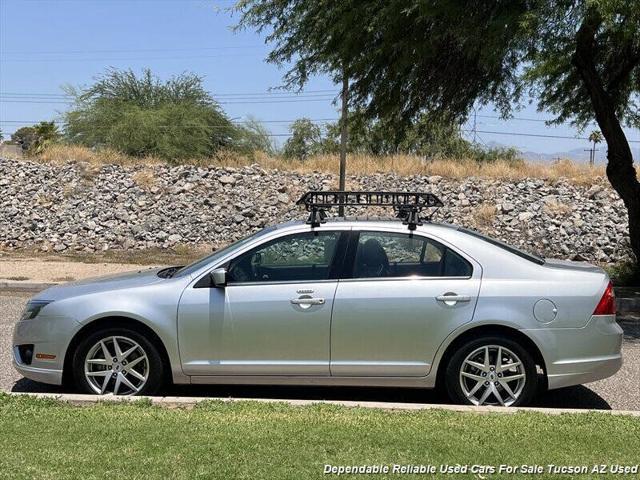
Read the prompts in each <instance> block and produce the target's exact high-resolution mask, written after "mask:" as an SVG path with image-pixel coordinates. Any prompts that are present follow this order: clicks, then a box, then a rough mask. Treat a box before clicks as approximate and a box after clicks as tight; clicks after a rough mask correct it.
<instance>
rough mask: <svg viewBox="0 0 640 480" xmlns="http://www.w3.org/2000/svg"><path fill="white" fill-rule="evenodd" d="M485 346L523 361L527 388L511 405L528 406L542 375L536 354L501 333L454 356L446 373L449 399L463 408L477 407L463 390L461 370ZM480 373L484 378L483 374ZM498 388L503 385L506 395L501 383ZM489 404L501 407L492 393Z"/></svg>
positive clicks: (473, 342)
mask: <svg viewBox="0 0 640 480" xmlns="http://www.w3.org/2000/svg"><path fill="white" fill-rule="evenodd" d="M485 346H499V347H503V348H506V349H508V350H510V351H511V352H513V353H514V354H515V355H517V356H518V358H519V359H520V361H521V362H522V366H523V368H524V373H525V374H526V378H525V381H524V386H523V387H522V389H521V392H520V394H519V396H518V398H517V399H516V400H515V401H514V402H513V403H512V404H511V405H509V406H513V407H516V406H521V405H526V404H528V403H529V402H530V401H531V399H532V398H533V396H534V395H535V393H536V391H537V389H538V374H537V369H536V363H535V361H534V360H533V357H532V355H531V354H530V353H529V352H528V351H527V350H526V349H525V348H524V347H522V345H520V344H519V343H518V342H516V341H514V340H513V339H511V338H509V337H507V336H503V335H499V334H494V335H484V336H481V337H478V338H475V339H473V340H470V341H468V342H467V343H465V344H464V345H462V346H461V347H460V348H458V350H457V351H456V352H455V353H454V354H453V356H452V357H451V359H450V360H449V363H448V364H447V367H446V370H445V385H446V390H447V394H448V395H449V398H450V399H451V400H452V401H453V402H454V403H458V404H462V405H474V403H473V402H472V401H471V400H470V399H468V398H467V396H466V395H465V394H464V392H463V390H462V385H461V380H460V370H461V367H462V363H463V362H464V361H465V359H466V358H467V356H469V355H471V354H472V353H473V352H475V351H476V350H477V349H479V348H482V347H485ZM480 374H481V375H482V373H480ZM487 380H488V379H487ZM496 380H500V379H496ZM487 384H488V382H487V383H483V385H482V386H480V389H481V391H482V392H484V388H486V387H485V385H487ZM496 385H499V386H500V390H501V393H505V391H504V389H503V387H502V386H501V385H500V384H499V383H498V384H496ZM511 385H513V384H511ZM496 388H497V387H496ZM501 396H502V395H501ZM505 396H506V395H505ZM477 400H479V399H477ZM486 402H487V403H483V404H498V403H497V397H495V395H493V394H492V393H490V394H489V398H487V400H486Z"/></svg>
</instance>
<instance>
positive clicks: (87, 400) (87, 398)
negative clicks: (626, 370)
mask: <svg viewBox="0 0 640 480" xmlns="http://www.w3.org/2000/svg"><path fill="white" fill-rule="evenodd" d="M7 394H8V395H13V396H26V397H33V398H44V399H52V400H59V401H62V402H66V403H69V404H71V405H76V406H82V407H86V406H91V405H98V404H100V403H109V402H121V403H134V402H138V401H140V400H146V401H150V402H151V403H152V404H153V405H159V406H162V407H166V408H193V407H195V406H196V405H197V404H198V403H202V402H207V401H216V402H224V403H236V402H259V403H285V404H287V405H291V406H294V407H305V406H310V405H319V404H322V405H338V406H342V407H347V408H369V409H381V410H389V411H393V410H399V411H415V410H446V411H452V412H466V413H480V414H491V413H493V414H496V413H502V414H514V413H519V412H533V413H542V414H547V415H562V414H566V413H602V414H606V415H629V416H632V417H640V411H638V410H597V409H579V408H543V407H491V406H483V407H474V406H467V405H447V404H442V405H440V404H432V403H396V402H356V401H345V400H296V399H279V398H230V397H224V398H222V397H148V396H139V397H126V396H120V395H118V396H113V395H112V396H110V397H108V398H106V399H105V397H99V396H97V395H82V394H75V393H73V394H64V393H63V394H59V393H25V392H7Z"/></svg>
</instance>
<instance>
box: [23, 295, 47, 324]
mask: <svg viewBox="0 0 640 480" xmlns="http://www.w3.org/2000/svg"><path fill="white" fill-rule="evenodd" d="M51 302H52V300H33V301H30V302H29V303H27V306H26V307H24V310H23V311H22V315H21V316H20V321H23V320H31V319H32V318H36V316H37V315H38V313H40V310H42V308H43V307H45V306H47V305H49V304H50V303H51Z"/></svg>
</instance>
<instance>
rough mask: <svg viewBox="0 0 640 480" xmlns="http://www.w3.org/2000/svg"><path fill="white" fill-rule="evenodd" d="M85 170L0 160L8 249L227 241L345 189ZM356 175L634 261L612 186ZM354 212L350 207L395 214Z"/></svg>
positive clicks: (599, 255)
mask: <svg viewBox="0 0 640 480" xmlns="http://www.w3.org/2000/svg"><path fill="white" fill-rule="evenodd" d="M87 168H88V167H87V166H86V165H85V166H82V165H81V164H78V163H67V164H62V165H51V164H46V163H42V162H38V163H36V162H30V161H22V160H12V159H0V192H1V193H2V195H0V252H1V251H3V250H4V251H9V250H21V249H37V250H42V251H54V252H64V251H87V252H94V251H100V250H117V249H146V248H159V247H168V246H173V245H176V244H178V243H180V244H186V245H189V246H193V247H202V246H204V245H205V244H208V245H211V244H212V245H214V246H216V247H220V246H223V245H225V244H228V243H230V242H232V241H234V240H237V239H239V238H242V237H244V236H246V235H248V234H250V233H253V232H255V231H257V230H258V229H260V228H262V227H264V226H266V225H272V224H276V223H280V222H284V221H289V220H295V219H306V217H307V213H306V212H305V211H304V210H303V209H302V208H297V207H296V206H295V205H294V202H295V200H296V199H297V198H299V197H300V196H301V195H302V193H304V192H306V191H308V190H318V189H335V188H336V185H337V179H336V177H335V175H332V174H328V173H323V172H311V173H299V172H292V171H277V170H266V169H264V168H262V167H260V166H258V165H250V166H244V167H238V168H220V167H216V166H209V167H196V166H192V165H180V166H168V165H145V166H144V169H145V172H146V171H148V173H149V177H150V178H153V185H152V186H151V187H150V188H140V186H139V185H138V184H137V183H136V182H135V181H134V180H133V178H132V177H133V175H134V174H135V173H136V172H139V171H141V167H140V165H137V166H123V165H104V166H102V167H101V168H100V169H99V170H95V171H92V172H91V175H90V176H89V175H87V171H88V170H87ZM348 182H349V185H350V188H353V189H354V190H368V191H372V190H400V191H416V190H418V191H427V192H434V193H436V194H437V195H438V196H439V197H440V198H441V199H442V200H443V202H444V203H445V207H444V208H441V209H439V210H438V211H437V212H436V213H435V216H434V221H438V222H449V223H453V224H457V225H462V226H468V227H471V228H475V229H477V230H480V231H482V232H483V233H486V234H488V235H490V236H493V237H495V238H498V239H499V240H502V241H505V242H506V243H508V244H511V245H513V246H515V247H520V248H523V249H525V250H536V251H539V253H541V254H543V255H544V256H548V257H561V258H572V256H575V255H577V254H578V253H579V254H580V255H582V256H584V258H585V260H586V261H590V262H595V261H599V262H618V261H621V260H626V259H629V258H630V251H629V244H628V233H627V232H628V222H627V218H626V210H625V208H624V205H623V204H622V201H621V200H620V199H619V197H618V196H617V195H616V194H615V192H614V191H613V190H612V189H611V188H610V187H609V186H608V185H607V184H606V183H604V182H597V183H594V184H593V185H589V186H581V185H575V184H572V183H570V182H569V181H567V180H562V179H560V180H545V179H533V178H530V179H523V180H518V181H516V182H515V183H513V182H511V181H507V180H499V179H493V178H481V177H468V178H464V179H451V178H447V177H443V176H440V175H430V176H429V175H412V176H406V177H403V176H400V175H397V174H395V173H378V174H367V175H350V176H349V178H348ZM221 187H223V188H221ZM70 189H71V190H72V194H69V191H70ZM347 210H348V212H347V213H348V215H362V214H369V215H383V216H389V215H390V214H391V212H390V211H388V210H383V209H370V210H364V209H357V208H349V209H347ZM332 214H335V212H330V215H332ZM172 232H179V233H172ZM567 249H568V251H567Z"/></svg>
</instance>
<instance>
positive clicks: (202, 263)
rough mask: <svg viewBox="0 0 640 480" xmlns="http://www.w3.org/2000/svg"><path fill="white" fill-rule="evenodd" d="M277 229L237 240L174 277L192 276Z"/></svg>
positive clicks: (268, 229) (265, 230) (267, 229)
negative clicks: (236, 249) (232, 251)
mask: <svg viewBox="0 0 640 480" xmlns="http://www.w3.org/2000/svg"><path fill="white" fill-rule="evenodd" d="M275 229H276V227H275V226H272V227H267V228H264V229H262V230H260V231H258V232H256V233H254V234H253V235H249V236H248V237H245V238H242V239H240V240H237V241H235V242H233V243H232V244H230V245H227V246H226V247H224V248H221V249H220V250H216V251H215V252H213V253H212V254H210V255H207V256H206V257H204V258H201V259H200V260H196V261H195V262H193V263H191V264H189V265H187V266H186V267H182V268H181V269H180V270H178V271H177V272H176V273H175V274H174V275H173V277H184V276H186V275H191V274H192V273H193V272H195V271H197V270H199V269H200V268H202V267H204V266H205V265H207V264H209V263H212V262H215V261H216V260H217V259H219V258H222V257H224V256H225V255H226V254H227V253H229V252H231V250H233V249H234V248H237V247H241V246H242V245H244V244H246V243H249V242H250V241H252V240H254V239H255V238H258V237H261V236H262V235H265V234H267V233H269V232H273V231H274V230H275Z"/></svg>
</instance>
